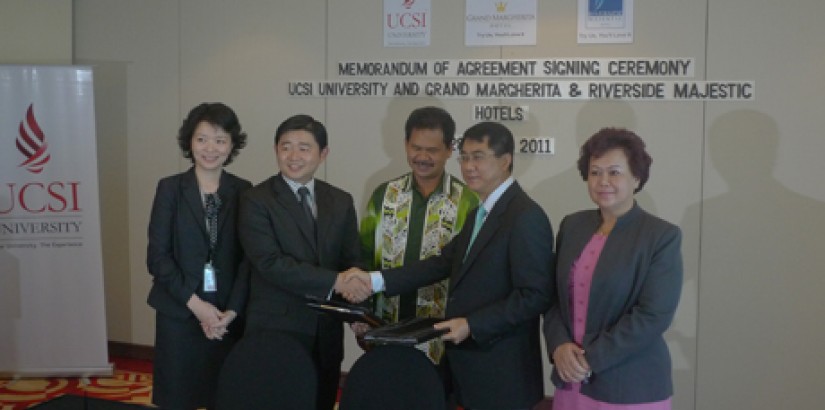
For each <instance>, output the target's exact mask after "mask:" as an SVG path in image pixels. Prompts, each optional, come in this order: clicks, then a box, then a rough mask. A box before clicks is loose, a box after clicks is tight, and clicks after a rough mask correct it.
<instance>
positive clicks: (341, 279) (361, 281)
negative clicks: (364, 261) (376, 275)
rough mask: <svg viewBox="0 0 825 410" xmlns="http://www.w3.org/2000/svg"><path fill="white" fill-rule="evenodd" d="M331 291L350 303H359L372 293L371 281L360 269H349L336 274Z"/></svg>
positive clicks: (368, 275)
mask: <svg viewBox="0 0 825 410" xmlns="http://www.w3.org/2000/svg"><path fill="white" fill-rule="evenodd" d="M333 289H334V290H335V293H337V294H339V295H341V296H342V297H343V298H344V299H346V300H348V301H349V302H350V303H361V302H363V301H364V300H366V299H367V298H368V297H370V295H372V293H373V292H372V279H371V278H370V274H369V273H367V272H365V271H363V270H361V269H358V268H349V269H347V270H346V271H344V272H340V273H338V277H337V278H336V279H335V286H334V287H333Z"/></svg>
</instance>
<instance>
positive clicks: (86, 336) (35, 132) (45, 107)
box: [0, 66, 111, 376]
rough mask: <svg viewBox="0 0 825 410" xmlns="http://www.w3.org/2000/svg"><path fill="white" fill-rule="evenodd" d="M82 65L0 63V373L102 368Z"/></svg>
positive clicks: (95, 208)
mask: <svg viewBox="0 0 825 410" xmlns="http://www.w3.org/2000/svg"><path fill="white" fill-rule="evenodd" d="M94 124H95V117H94V100H93V87H92V70H91V68H89V67H85V68H75V67H46V66H0V374H1V375H13V376H38V375H95V374H97V375H100V374H110V373H111V367H110V365H109V364H108V357H107V348H106V328H105V324H106V320H105V312H104V306H103V271H102V259H101V243H100V217H99V205H98V184H97V181H98V179H97V152H96V146H95V127H94Z"/></svg>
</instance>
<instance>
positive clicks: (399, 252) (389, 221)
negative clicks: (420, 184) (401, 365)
mask: <svg viewBox="0 0 825 410" xmlns="http://www.w3.org/2000/svg"><path fill="white" fill-rule="evenodd" d="M478 204H479V199H478V196H477V195H476V194H475V193H474V192H473V191H472V190H470V189H469V188H467V186H466V185H464V183H462V182H461V181H460V180H458V178H455V177H453V176H452V175H449V174H447V173H445V174H444V179H442V181H441V183H440V184H439V185H438V187H436V189H435V191H433V192H432V194H430V196H429V198H424V197H423V196H422V195H421V193H419V192H418V190H417V189H416V188H415V182H414V179H413V176H412V174H406V175H404V176H401V177H399V178H397V179H394V180H391V181H388V182H386V183H384V184H382V185H380V186H379V187H378V188H376V190H375V191H374V192H373V194H372V196H371V197H370V202H369V204H368V205H367V213H366V215H365V216H364V218H363V219H362V221H361V244H362V247H363V250H364V252H363V256H364V258H367V265H368V266H369V267H370V269H373V270H380V269H387V268H394V267H399V266H403V265H404V264H405V263H410V262H413V261H416V260H420V259H426V258H428V257H430V256H434V255H438V254H439V253H440V252H441V248H442V247H444V245H446V244H447V242H449V241H450V240H451V239H452V238H453V237H454V236H455V235H457V234H458V232H459V231H461V227H462V226H463V225H464V222H465V219H466V216H467V213H468V212H469V211H471V210H473V209H474V208H476V207H477V206H478ZM447 286H448V280H446V279H445V280H444V281H441V282H438V283H435V284H433V285H430V286H425V287H422V288H420V289H419V290H418V297H417V300H416V316H417V317H438V318H443V317H444V309H445V304H446V302H447ZM374 309H375V313H376V314H377V315H378V316H380V317H381V318H383V319H384V320H386V321H387V322H388V323H396V322H398V320H399V317H398V315H399V297H398V296H395V297H386V296H384V294H383V293H379V294H377V295H376V296H375V298H374ZM418 348H419V349H421V350H422V351H424V352H425V353H427V355H428V356H429V357H430V359H431V360H432V361H433V362H435V363H438V362H439V361H440V359H441V356H442V355H443V353H444V345H443V343H442V342H441V341H440V339H436V340H433V341H430V342H429V343H422V344H421V345H419V346H418Z"/></svg>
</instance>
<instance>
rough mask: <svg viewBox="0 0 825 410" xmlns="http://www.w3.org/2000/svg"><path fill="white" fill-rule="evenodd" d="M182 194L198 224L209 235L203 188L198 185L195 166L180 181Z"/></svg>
mask: <svg viewBox="0 0 825 410" xmlns="http://www.w3.org/2000/svg"><path fill="white" fill-rule="evenodd" d="M180 190H181V196H182V197H183V202H184V203H185V204H186V207H187V208H189V210H190V211H191V212H192V216H193V217H194V218H195V222H197V224H198V226H199V227H200V229H201V232H203V234H204V235H207V230H206V212H205V211H204V209H203V200H202V199H201V190H200V188H199V187H198V178H197V177H196V176H195V168H190V169H189V171H187V172H186V173H185V174H184V175H183V177H182V178H181V182H180Z"/></svg>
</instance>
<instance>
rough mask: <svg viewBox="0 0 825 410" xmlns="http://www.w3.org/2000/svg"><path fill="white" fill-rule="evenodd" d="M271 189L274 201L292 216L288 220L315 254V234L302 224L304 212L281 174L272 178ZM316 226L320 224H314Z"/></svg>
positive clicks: (306, 225)
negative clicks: (273, 192)
mask: <svg viewBox="0 0 825 410" xmlns="http://www.w3.org/2000/svg"><path fill="white" fill-rule="evenodd" d="M316 185H317V181H316ZM272 188H273V189H274V190H275V200H276V201H278V203H279V204H280V205H281V206H283V207H284V209H286V211H287V213H289V214H290V216H292V218H290V219H292V221H293V223H294V224H295V226H296V227H297V228H298V230H299V231H300V232H301V236H303V238H304V240H305V241H307V243H309V245H310V247H311V248H312V250H313V252H317V240H316V238H315V233H314V232H312V230H311V228H310V226H309V224H307V223H305V222H304V221H305V218H306V216H304V210H303V209H301V204H299V203H298V198H297V197H296V196H295V193H294V192H292V189H291V188H290V187H289V185H288V184H287V183H286V181H284V177H283V176H282V175H281V174H278V175H276V176H275V178H273V180H272ZM316 189H317V186H316ZM316 196H317V194H316ZM319 213H320V212H319ZM316 225H320V224H318V223H316Z"/></svg>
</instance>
